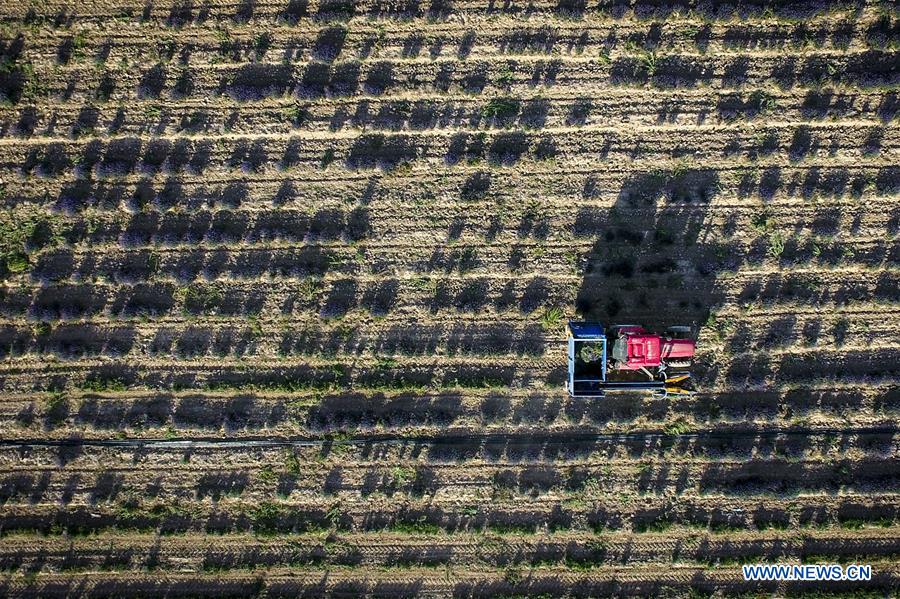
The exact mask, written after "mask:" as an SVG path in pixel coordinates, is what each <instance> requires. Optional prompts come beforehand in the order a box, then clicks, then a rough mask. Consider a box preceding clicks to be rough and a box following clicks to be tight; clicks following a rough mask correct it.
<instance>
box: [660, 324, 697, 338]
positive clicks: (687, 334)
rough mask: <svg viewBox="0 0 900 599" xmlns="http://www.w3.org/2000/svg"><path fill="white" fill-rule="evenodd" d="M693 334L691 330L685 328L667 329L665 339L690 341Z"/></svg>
mask: <svg viewBox="0 0 900 599" xmlns="http://www.w3.org/2000/svg"><path fill="white" fill-rule="evenodd" d="M693 333H694V331H693V329H692V328H691V327H687V326H677V327H669V328H667V329H666V337H669V338H670V339H690V338H691V337H692V336H693Z"/></svg>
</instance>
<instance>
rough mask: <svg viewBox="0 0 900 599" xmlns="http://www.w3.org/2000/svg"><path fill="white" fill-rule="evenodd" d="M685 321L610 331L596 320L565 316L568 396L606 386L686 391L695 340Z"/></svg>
mask: <svg viewBox="0 0 900 599" xmlns="http://www.w3.org/2000/svg"><path fill="white" fill-rule="evenodd" d="M688 331H689V329H688V327H673V328H672V329H669V331H668V332H667V333H666V334H665V335H656V334H653V333H650V332H648V331H647V330H645V329H644V328H643V327H640V326H638V325H617V326H615V327H611V329H610V330H609V331H607V329H606V328H605V327H604V326H603V325H602V324H601V323H599V322H587V321H574V320H573V321H569V323H568V325H567V326H566V337H567V342H568V379H567V381H566V389H567V390H568V392H569V395H571V396H572V397H603V396H604V395H605V394H606V392H607V391H624V390H649V391H653V392H654V393H657V394H659V395H668V394H674V393H678V394H689V393H691V392H692V391H691V389H690V387H689V385H690V378H691V373H690V370H689V368H690V365H691V358H693V353H694V341H693V340H691V339H689V338H687V336H686V333H687V332H688Z"/></svg>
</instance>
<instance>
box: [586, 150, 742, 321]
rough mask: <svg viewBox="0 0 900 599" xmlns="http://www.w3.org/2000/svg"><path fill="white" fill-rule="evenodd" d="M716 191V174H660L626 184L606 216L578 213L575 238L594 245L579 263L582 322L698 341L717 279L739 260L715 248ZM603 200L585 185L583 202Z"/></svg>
mask: <svg viewBox="0 0 900 599" xmlns="http://www.w3.org/2000/svg"><path fill="white" fill-rule="evenodd" d="M718 191H719V176H718V174H717V173H716V172H715V171H714V170H710V169H702V168H693V169H685V168H677V167H676V168H675V169H674V170H664V169H660V170H654V171H650V172H642V173H636V174H631V175H628V176H626V178H625V180H624V182H623V183H622V184H621V187H620V189H619V192H618V196H617V198H616V201H615V203H614V205H613V206H612V207H611V208H594V207H584V208H582V209H581V210H579V212H578V213H577V215H576V220H575V224H574V233H575V235H576V236H577V237H591V238H596V242H595V243H594V245H593V246H592V248H591V250H590V251H589V252H588V253H587V254H586V255H584V256H583V257H582V262H581V267H582V272H583V278H582V282H581V286H580V288H579V290H578V295H577V297H576V308H577V312H578V314H579V316H580V317H581V318H584V319H587V320H597V321H600V322H603V323H606V324H607V325H613V324H619V323H633V324H640V325H644V326H646V327H648V328H650V329H651V330H654V329H655V330H662V329H665V328H666V327H668V326H673V325H687V326H691V327H693V328H694V332H695V335H696V333H697V332H698V331H699V327H700V326H702V325H703V324H704V323H705V322H706V320H707V318H708V317H709V314H710V310H711V308H713V307H714V306H716V305H717V304H718V303H720V302H721V301H722V299H723V297H722V293H721V291H720V290H719V289H717V287H716V284H715V281H716V275H717V273H718V272H720V271H722V270H735V269H736V268H737V266H738V265H739V263H740V260H741V258H740V252H739V251H738V250H737V247H738V246H737V245H736V244H735V247H733V248H732V247H730V244H728V243H727V241H726V242H723V241H721V240H718V241H717V240H714V239H715V238H714V235H713V225H712V219H711V218H710V215H709V204H710V201H711V200H712V199H713V198H714V197H715V195H716V194H717V193H718ZM600 192H601V190H600V189H598V184H597V183H596V180H594V179H593V178H590V177H589V178H588V180H587V181H586V183H585V186H584V189H583V191H582V196H583V198H585V199H590V198H595V197H599V196H600ZM727 229H728V226H727V223H726V231H727Z"/></svg>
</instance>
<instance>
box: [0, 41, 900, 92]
mask: <svg viewBox="0 0 900 599" xmlns="http://www.w3.org/2000/svg"><path fill="white" fill-rule="evenodd" d="M895 63H896V53H895V52H894V51H884V50H867V51H861V52H837V53H833V52H817V53H810V54H794V55H787V56H777V55H747V56H736V57H735V56H727V55H716V56H701V55H696V54H677V53H676V54H662V55H656V54H647V53H644V54H639V55H622V56H616V57H615V58H612V59H610V58H605V57H601V58H568V59H565V60H564V59H561V58H552V59H543V58H533V57H518V56H517V57H507V58H503V59H500V60H484V59H471V60H466V61H456V60H435V61H423V60H399V61H398V60H378V61H355V60H353V61H339V62H335V63H328V62H318V61H316V62H310V63H308V64H305V65H294V64H291V63H247V64H243V65H240V66H231V65H208V66H204V67H191V66H177V65H166V64H163V63H159V64H157V65H156V66H153V67H149V68H146V67H145V68H143V69H140V70H136V71H137V72H131V71H121V72H117V71H113V70H111V69H100V68H97V67H80V66H68V67H65V68H62V69H58V70H51V69H48V70H46V71H45V70H36V69H35V68H34V67H33V66H32V65H31V63H23V62H21V61H19V62H17V63H14V66H12V67H10V68H9V69H8V71H7V73H5V74H3V75H2V76H0V93H2V94H3V95H4V96H5V97H6V98H8V99H9V100H10V101H12V102H13V103H20V102H41V103H43V102H46V100H47V99H49V98H59V97H61V98H63V99H70V98H77V99H78V100H80V101H108V100H110V99H113V98H115V99H125V98H126V97H127V98H138V99H157V98H163V97H166V98H171V99H178V100H180V99H183V98H192V97H205V96H212V97H216V96H222V97H229V98H232V99H234V100H243V101H252V100H260V99H264V98H276V97H285V96H294V97H297V98H307V99H310V98H324V97H349V96H355V95H358V94H365V95H370V96H382V95H386V94H401V93H402V94H405V93H409V92H412V91H426V90H427V91H430V92H433V93H436V94H447V93H453V94H458V93H466V94H481V93H484V92H485V91H493V92H494V93H496V92H501V93H502V92H510V91H512V92H525V91H527V90H530V89H533V88H535V87H537V86H544V87H548V88H553V87H554V86H572V87H578V88H579V89H590V88H592V87H598V86H602V87H634V86H645V85H650V86H653V87H658V88H660V89H692V88H697V87H706V86H714V87H717V88H733V89H737V88H741V87H744V86H748V87H756V88H759V87H763V86H765V85H767V84H768V83H775V84H776V85H778V86H779V87H781V88H783V89H791V88H794V87H817V88H818V87H823V86H825V85H828V84H834V85H840V86H858V87H863V88H878V87H882V86H891V85H894V84H896V83H897V73H896V68H895Z"/></svg>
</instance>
